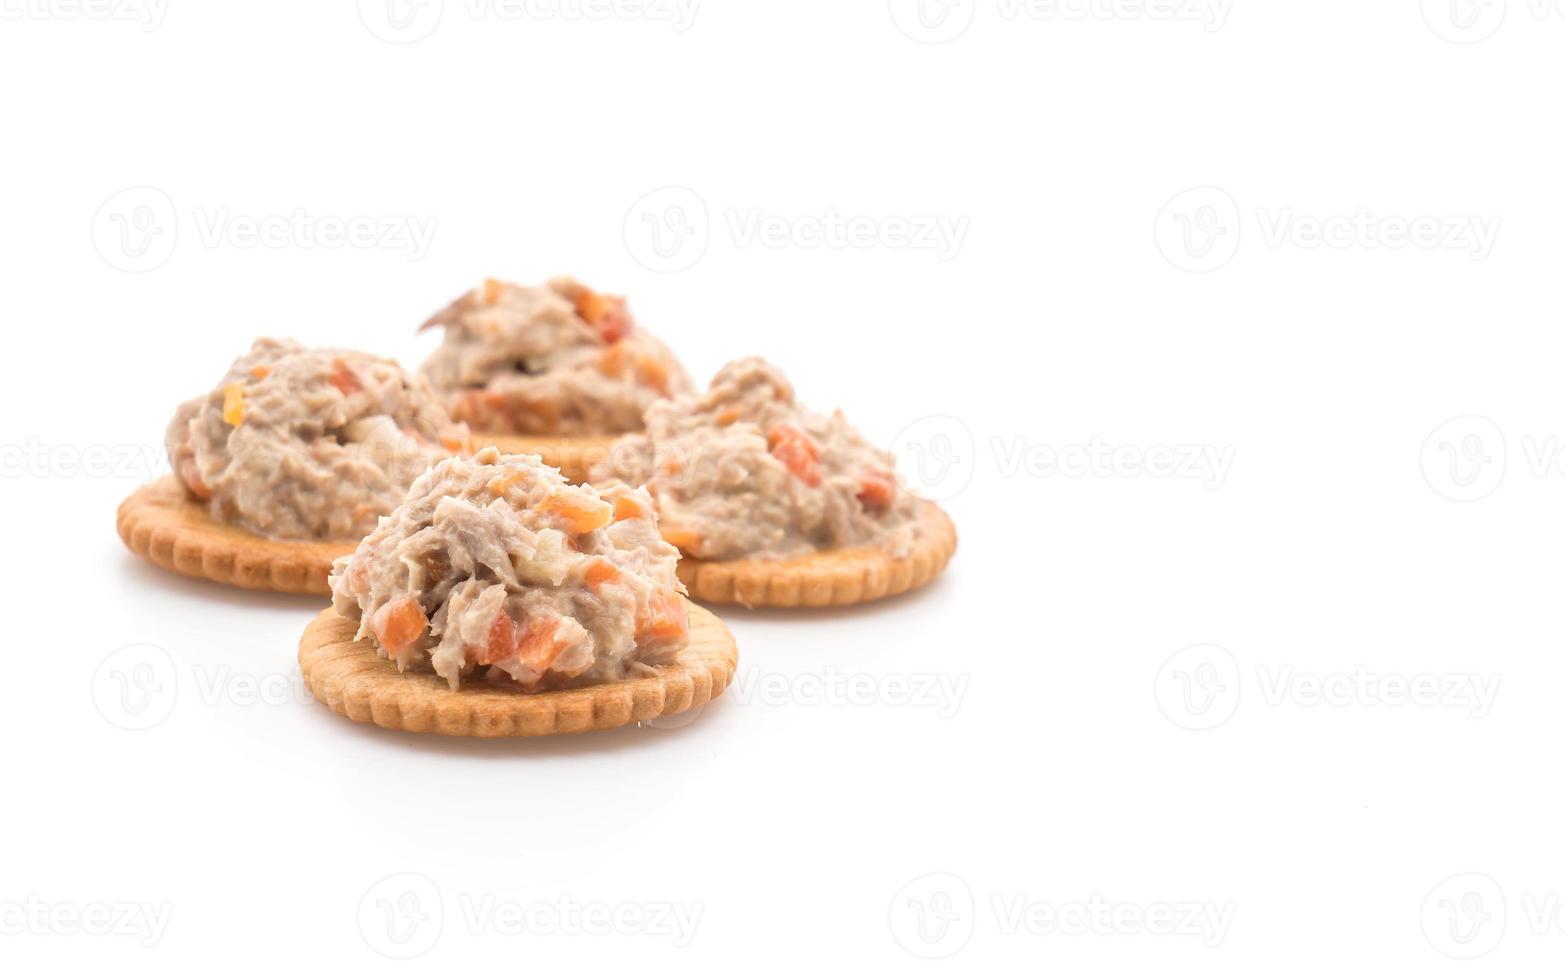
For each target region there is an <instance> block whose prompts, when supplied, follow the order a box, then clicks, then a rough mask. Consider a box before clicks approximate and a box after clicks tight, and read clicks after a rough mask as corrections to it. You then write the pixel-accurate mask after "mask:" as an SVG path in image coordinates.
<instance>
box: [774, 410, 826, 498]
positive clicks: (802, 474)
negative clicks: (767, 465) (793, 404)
mask: <svg viewBox="0 0 1565 980" xmlns="http://www.w3.org/2000/svg"><path fill="white" fill-rule="evenodd" d="M766 442H767V445H768V446H769V447H770V448H771V451H772V455H773V456H775V457H777V459H778V460H779V461H781V463H782V464H783V466H785V467H787V468H788V472H789V473H792V474H793V475H794V476H795V477H796V478H797V479H799V480H802V481H803V482H804V483H805V484H806V485H807V486H812V487H818V486H820V485H821V467H820V459H821V449H820V447H819V446H817V445H816V444H815V440H814V439H811V438H810V437H809V436H808V435H807V434H805V432H804V431H803V430H801V429H799V428H797V427H795V426H792V425H787V424H783V425H779V426H777V427H776V428H774V429H772V431H771V432H770V433H768V434H767V437H766Z"/></svg>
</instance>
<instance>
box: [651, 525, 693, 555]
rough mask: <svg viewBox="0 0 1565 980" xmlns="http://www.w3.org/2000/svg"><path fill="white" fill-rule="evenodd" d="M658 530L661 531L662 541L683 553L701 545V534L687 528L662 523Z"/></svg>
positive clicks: (687, 552) (688, 552)
mask: <svg viewBox="0 0 1565 980" xmlns="http://www.w3.org/2000/svg"><path fill="white" fill-rule="evenodd" d="M658 531H659V532H660V533H662V535H663V540H664V541H667V542H668V543H669V544H671V545H673V546H674V547H676V548H678V549H679V550H680V551H681V552H683V553H684V554H687V555H688V554H690V553H691V552H693V551H695V550H696V549H698V548H699V547H700V546H701V535H699V534H697V533H696V532H694V531H692V530H690V529H689V528H683V527H673V526H671V525H668V524H664V525H663V526H662V527H660V528H658Z"/></svg>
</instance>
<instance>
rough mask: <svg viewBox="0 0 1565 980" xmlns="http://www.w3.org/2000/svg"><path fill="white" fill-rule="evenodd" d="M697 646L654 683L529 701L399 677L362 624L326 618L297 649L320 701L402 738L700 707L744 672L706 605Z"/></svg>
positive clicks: (426, 676)
mask: <svg viewBox="0 0 1565 980" xmlns="http://www.w3.org/2000/svg"><path fill="white" fill-rule="evenodd" d="M682 601H684V602H685V605H686V608H687V609H688V611H689V613H690V644H689V645H688V646H686V647H685V649H684V650H681V651H680V653H679V656H678V657H677V658H676V659H675V661H674V663H672V664H669V665H668V666H666V667H659V668H657V673H655V674H652V675H650V676H647V677H634V678H627V679H625V680H621V681H613V682H610V683H607V684H594V685H592V686H591V687H577V688H571V689H570V690H565V691H544V692H540V693H538V694H522V693H520V692H517V691H509V690H506V689H504V688H500V687H494V686H491V685H488V684H485V683H484V682H482V681H466V682H464V683H463V685H462V687H461V688H460V689H458V690H455V691H453V690H451V688H450V687H449V686H448V685H447V684H446V682H445V680H443V679H442V678H440V677H439V676H437V675H436V674H435V672H434V671H432V670H430V669H429V667H428V665H427V664H424V665H421V666H419V667H415V668H413V669H410V670H408V671H406V672H399V671H398V670H397V666H396V664H395V663H393V662H392V661H391V660H389V659H387V658H386V657H383V656H381V654H380V652H379V651H378V650H376V649H375V644H374V641H372V640H370V639H369V638H367V637H366V638H365V639H362V640H355V639H354V638H353V636H354V634H355V633H356V632H357V631H358V624H357V623H355V622H354V621H353V620H350V619H346V618H344V617H342V616H340V615H338V614H337V613H336V612H334V611H332V610H330V609H327V610H326V611H325V612H322V613H321V614H320V615H319V616H316V617H315V621H314V622H312V623H311V624H310V625H309V628H308V629H306V630H305V631H304V636H303V638H301V639H300V640H299V670H300V671H301V672H303V674H304V683H305V686H306V687H308V688H309V689H310V693H311V694H313V695H315V699H316V700H317V701H319V702H321V703H322V704H324V705H326V706H327V707H328V708H330V709H331V710H333V711H335V712H337V713H338V714H339V715H346V716H347V717H349V718H351V719H353V720H354V721H359V722H366V723H368V724H374V725H379V726H380V727H381V728H391V729H396V730H397V731H404V732H430V733H434V734H437V735H467V736H473V737H477V738H502V737H506V736H525V735H563V734H568V733H570V732H585V731H593V730H597V729H603V728H618V727H619V726H621V725H628V724H630V723H631V722H634V721H647V720H649V719H652V718H657V717H660V716H662V715H672V714H677V713H678V712H681V711H686V710H688V709H690V708H696V707H700V706H701V705H703V704H706V703H707V702H708V701H711V700H712V699H713V698H715V697H717V696H718V695H719V694H722V693H723V691H724V690H725V689H726V688H727V687H728V683H729V681H731V680H733V676H734V670H735V669H736V668H737V667H738V665H739V648H738V647H737V646H736V645H735V644H734V638H733V634H731V633H729V632H728V627H726V626H724V625H723V623H722V621H721V620H719V619H718V618H717V617H716V616H714V615H712V614H711V613H710V612H708V611H706V610H705V609H702V608H701V607H700V606H697V605H694V604H692V603H690V602H689V601H688V600H682Z"/></svg>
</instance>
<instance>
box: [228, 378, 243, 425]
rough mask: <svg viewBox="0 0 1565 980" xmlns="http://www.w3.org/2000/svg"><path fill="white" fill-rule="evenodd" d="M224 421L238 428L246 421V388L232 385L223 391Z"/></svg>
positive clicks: (240, 385)
mask: <svg viewBox="0 0 1565 980" xmlns="http://www.w3.org/2000/svg"><path fill="white" fill-rule="evenodd" d="M223 421H224V422H227V423H228V424H229V425H231V426H233V427H235V428H238V427H239V426H241V425H243V424H244V421H245V386H244V385H242V384H237V383H236V384H231V385H229V386H227V387H226V388H224V389H223Z"/></svg>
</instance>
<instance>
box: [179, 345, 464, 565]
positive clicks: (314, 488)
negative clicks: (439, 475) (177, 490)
mask: <svg viewBox="0 0 1565 980" xmlns="http://www.w3.org/2000/svg"><path fill="white" fill-rule="evenodd" d="M466 438H467V432H466V428H465V427H464V426H460V425H454V424H453V423H452V422H451V419H450V417H449V416H448V415H447V414H446V410H445V408H444V407H443V406H442V405H441V403H440V400H439V398H438V397H437V396H436V395H435V393H434V391H433V390H432V389H431V388H430V387H429V384H428V382H426V381H424V380H423V379H422V378H418V377H415V376H413V375H410V374H408V373H407V372H405V371H403V370H402V368H401V367H400V366H398V364H397V363H396V362H395V361H391V360H387V359H385V358H380V357H374V356H372V355H369V354H361V353H358V352H356V351H346V350H332V349H309V348H305V347H302V346H300V345H299V344H298V343H295V342H294V341H291V340H273V339H270V338H263V339H261V340H257V341H256V342H255V345H254V346H253V347H252V348H251V349H250V352H249V353H247V354H245V355H243V356H242V357H240V358H239V359H238V360H237V361H235V362H234V364H233V366H232V367H230V368H229V369H228V373H227V374H226V375H225V376H224V377H223V380H222V381H221V382H219V384H218V386H217V387H216V388H214V389H213V390H212V391H211V392H210V393H208V394H207V395H204V396H202V397H200V398H195V399H192V400H191V401H188V402H186V403H185V404H183V405H181V406H180V407H179V410H178V411H177V412H176V413H175V415H174V420H173V421H172V422H171V423H170V424H169V428H168V434H167V445H168V453H169V460H170V462H171V463H172V464H173V467H174V472H175V474H176V475H177V476H178V477H179V480H180V482H181V483H182V484H184V486H185V489H186V490H187V491H188V492H189V493H190V494H191V495H193V496H194V497H196V498H197V499H200V500H204V501H206V502H207V506H208V509H209V510H210V512H211V514H212V517H213V518H214V519H215V520H218V521H221V522H223V523H225V524H232V525H235V526H238V527H242V528H244V529H246V530H248V531H251V532H253V533H255V534H258V535H261V536H262V537H268V538H290V539H318V540H344V539H351V538H358V537H362V536H363V535H365V534H367V533H368V532H369V531H370V530H371V529H372V528H374V527H375V523H376V521H377V520H379V518H380V517H381V515H383V514H387V513H390V512H391V509H392V508H393V507H395V506H396V505H397V502H398V501H400V500H401V499H402V495H403V493H404V492H405V491H406V490H407V487H408V484H409V483H411V482H412V481H413V478H414V477H415V476H417V475H418V474H419V473H421V472H423V471H424V470H425V469H427V468H428V467H429V466H430V465H431V464H433V463H434V462H435V461H436V460H437V459H440V458H442V457H444V456H447V455H450V454H451V453H452V452H455V451H458V450H460V449H462V448H463V447H464V446H465V442H466Z"/></svg>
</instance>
